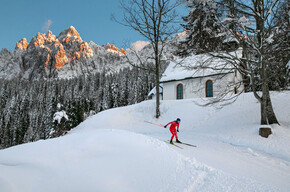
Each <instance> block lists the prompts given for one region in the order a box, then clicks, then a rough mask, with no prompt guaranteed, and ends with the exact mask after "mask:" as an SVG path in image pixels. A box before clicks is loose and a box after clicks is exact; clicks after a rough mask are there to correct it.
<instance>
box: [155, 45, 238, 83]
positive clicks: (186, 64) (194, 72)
mask: <svg viewBox="0 0 290 192" xmlns="http://www.w3.org/2000/svg"><path fill="white" fill-rule="evenodd" d="M212 54H213V55H224V56H226V57H227V59H222V58H217V57H214V56H211V55H209V54H199V55H191V56H189V57H186V58H183V59H178V60H176V61H171V62H170V63H169V65H168V67H167V68H166V70H165V72H164V73H163V75H162V77H161V79H160V82H168V81H175V80H183V79H188V78H198V77H205V76H211V75H218V74H224V73H230V72H233V70H234V66H233V65H232V64H231V63H233V62H234V61H235V58H241V56H242V49H241V48H239V49H238V50H237V51H235V52H231V53H230V54H226V53H212ZM231 56H232V58H230V57H231Z"/></svg>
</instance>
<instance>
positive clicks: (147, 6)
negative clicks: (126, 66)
mask: <svg viewBox="0 0 290 192" xmlns="http://www.w3.org/2000/svg"><path fill="white" fill-rule="evenodd" d="M179 5H180V2H179V1H178V0H122V1H121V8H122V9H123V11H124V12H123V20H122V21H119V20H117V19H115V18H114V17H113V20H115V21H117V22H118V23H120V24H122V25H124V26H127V27H129V28H131V29H133V30H135V31H137V32H138V33H139V34H141V35H142V36H143V37H145V38H146V39H147V40H148V41H149V42H150V43H151V46H152V48H153V54H152V56H150V57H149V58H147V59H145V60H144V59H143V60H142V59H141V56H140V55H138V52H136V51H135V52H134V53H135V55H136V56H137V58H138V64H137V63H136V62H134V61H132V60H130V59H129V58H128V57H127V58H128V61H129V63H130V64H131V65H133V66H135V67H140V68H143V69H145V70H152V69H150V68H146V65H147V64H148V63H149V62H153V63H154V69H153V71H154V73H155V87H156V115H155V116H156V118H158V117H159V116H160V109H159V106H160V94H159V89H158V88H159V86H160V85H159V84H160V83H159V79H160V64H161V61H162V53H163V50H164V43H165V40H166V38H167V37H170V36H172V35H173V34H175V33H177V31H178V27H179V26H178V25H177V21H178V18H179V17H178V14H177V12H176V8H177V6H179Z"/></svg>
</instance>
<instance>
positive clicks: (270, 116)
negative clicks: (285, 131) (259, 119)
mask: <svg viewBox="0 0 290 192" xmlns="http://www.w3.org/2000/svg"><path fill="white" fill-rule="evenodd" d="M265 96H266V98H267V101H266V112H267V119H268V123H269V124H278V125H280V124H279V122H278V120H277V117H276V115H275V113H274V110H273V106H272V102H271V98H270V92H269V87H268V86H267V90H266V95H265Z"/></svg>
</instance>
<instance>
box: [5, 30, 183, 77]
mask: <svg viewBox="0 0 290 192" xmlns="http://www.w3.org/2000/svg"><path fill="white" fill-rule="evenodd" d="M179 36H180V35H176V36H175V37H174V38H172V39H171V40H170V41H168V45H167V46H166V49H165V52H164V56H165V57H169V59H173V57H172V53H173V52H174V51H175V50H176V47H177V46H176V42H177V39H179V38H180V37H179ZM141 52H142V53H141V56H142V55H143V56H144V57H146V56H148V55H150V54H152V53H153V51H152V48H151V46H150V44H149V45H147V46H145V47H144V48H143V49H142V50H141ZM126 56H127V57H130V58H131V59H133V60H134V58H135V60H137V58H136V57H135V56H134V53H133V51H131V50H130V49H126V50H125V49H123V48H121V49H118V48H117V47H116V46H115V45H111V44H109V43H107V44H106V45H102V46H100V45H97V44H95V43H94V42H92V41H90V42H85V41H83V40H82V38H81V36H80V34H79V33H78V32H77V30H76V29H75V28H74V27H73V26H70V27H69V28H68V29H65V30H64V31H62V32H61V33H60V34H59V35H58V36H55V35H54V34H53V33H52V32H51V31H48V32H47V33H46V34H42V33H37V35H36V36H34V37H32V39H31V41H30V42H29V43H28V41H27V39H26V38H23V39H21V40H20V41H19V42H17V43H16V47H15V50H11V51H8V50H7V49H5V48H3V49H2V50H1V52H0V79H1V78H2V79H14V78H19V79H27V80H39V79H51V78H60V79H68V78H73V77H78V76H81V75H88V74H94V73H96V72H100V71H108V72H115V71H118V70H120V69H121V68H123V67H127V66H129V64H128V63H127V59H126Z"/></svg>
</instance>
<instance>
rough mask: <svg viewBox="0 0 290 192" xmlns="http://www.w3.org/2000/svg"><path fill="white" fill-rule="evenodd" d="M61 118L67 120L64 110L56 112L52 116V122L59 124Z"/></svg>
mask: <svg viewBox="0 0 290 192" xmlns="http://www.w3.org/2000/svg"><path fill="white" fill-rule="evenodd" d="M62 118H65V119H66V120H68V116H67V114H66V112H65V111H64V110H62V111H58V112H56V113H55V114H54V115H53V122H54V121H57V122H58V123H60V122H61V119H62Z"/></svg>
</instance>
